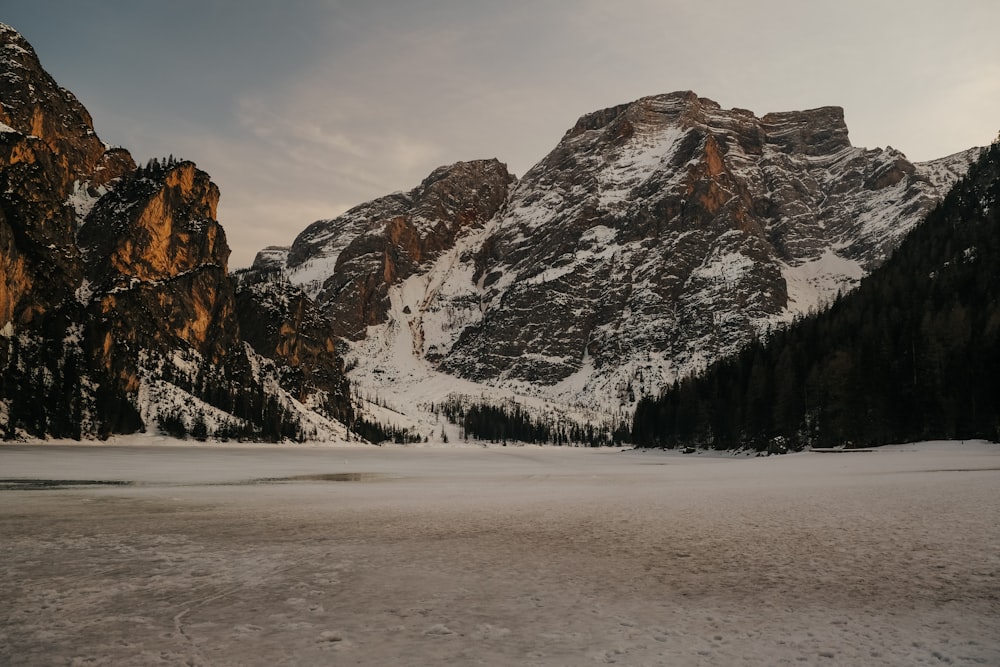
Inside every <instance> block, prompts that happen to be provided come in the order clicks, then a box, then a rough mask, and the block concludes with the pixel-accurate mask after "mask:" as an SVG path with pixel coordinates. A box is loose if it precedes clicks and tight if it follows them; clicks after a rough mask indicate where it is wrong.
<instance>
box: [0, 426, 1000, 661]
mask: <svg viewBox="0 0 1000 667" xmlns="http://www.w3.org/2000/svg"><path fill="white" fill-rule="evenodd" d="M0 477H2V478H3V481H0V498H2V502H0V560H2V565H0V575H2V576H0V599H2V600H3V601H4V603H3V605H2V610H0V664H11V665H15V664H16V665H51V664H70V665H76V664H81V665H82V664H87V665H157V664H163V665H313V664H351V665H403V664H407V665H431V664H434V665H442V664H447V665H474V664H483V665H588V664H606V663H618V664H622V665H798V664H808V665H862V664H863V665H920V664H927V665H932V664H933V665H936V664H951V665H997V664H1000V493H998V490H1000V446H998V445H993V444H988V443H983V442H967V443H940V442H936V443H922V444H916V445H898V446H892V447H885V448H882V449H878V450H875V451H872V452H858V453H852V452H838V453H812V452H807V453H801V454H792V455H787V456H781V457H771V458H751V457H733V456H720V455H712V456H710V455H707V454H692V455H682V454H678V453H672V452H659V451H648V452H644V451H626V452H620V451H618V450H584V449H568V448H566V449H563V448H535V447H506V448H503V447H491V448H453V449H427V448H423V449H410V448H404V447H386V448H374V447H371V448H361V447H356V448H341V447H324V446H312V447H292V446H262V445H254V446H227V445H211V444H209V445H201V446H190V445H180V444H179V443H173V442H170V441H166V440H163V439H160V438H153V437H141V438H134V439H130V440H126V441H123V442H119V444H118V445H117V446H115V445H94V444H87V445H64V444H37V445H2V446H0ZM32 480H33V481H32ZM46 480H47V481H46ZM72 480H76V481H77V484H71V483H69V482H70V481H72ZM87 481H89V482H103V484H83V483H82V482H87ZM112 482H119V484H113V483H112ZM120 482H128V484H120Z"/></svg>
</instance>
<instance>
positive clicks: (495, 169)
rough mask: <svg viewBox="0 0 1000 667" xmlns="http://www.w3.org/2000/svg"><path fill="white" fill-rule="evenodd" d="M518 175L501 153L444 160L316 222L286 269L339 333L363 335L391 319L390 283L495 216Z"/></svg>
mask: <svg viewBox="0 0 1000 667" xmlns="http://www.w3.org/2000/svg"><path fill="white" fill-rule="evenodd" d="M513 181H514V178H513V176H511V175H510V174H509V173H508V172H507V168H506V166H505V165H503V164H502V163H501V162H499V161H497V160H479V161H474V162H459V163H457V164H454V165H451V166H448V167H441V168H439V169H437V170H435V171H434V172H433V173H432V174H431V175H430V176H428V177H427V178H426V179H425V180H424V181H423V183H421V184H420V185H419V186H417V187H416V188H414V189H413V190H411V191H410V192H408V193H396V194H393V195H389V196H387V197H383V198H381V199H377V200H375V201H373V202H370V203H368V204H363V205H361V206H358V207H356V208H354V209H352V210H350V211H348V212H347V213H345V214H344V215H342V216H340V217H339V218H335V219H332V220H320V221H318V222H315V223H313V224H312V225H310V226H309V227H307V228H306V229H305V230H304V231H303V232H302V233H301V234H299V236H298V237H297V238H296V239H295V242H294V243H293V244H292V246H291V248H290V249H289V250H288V255H287V265H286V269H287V271H288V273H289V275H290V277H291V280H292V281H293V282H295V283H298V284H301V285H303V287H304V288H305V289H306V290H307V291H308V292H309V293H310V295H312V296H313V297H314V298H315V299H316V301H317V302H318V303H319V304H320V305H321V306H322V307H323V309H324V311H325V312H326V313H327V315H328V316H329V317H330V319H331V321H332V322H333V323H334V330H335V333H337V334H339V335H342V336H346V337H348V338H355V339H356V338H359V337H362V336H364V334H365V328H366V327H368V326H371V325H376V324H380V323H382V322H384V321H385V317H386V312H387V309H388V305H389V303H388V290H389V287H391V286H392V285H395V284H397V283H399V282H400V281H402V280H404V279H405V278H406V277H408V276H410V275H413V274H414V273H415V272H418V271H420V270H425V269H426V267H428V266H429V265H430V263H431V262H433V261H434V260H435V259H436V258H437V257H438V256H440V254H441V252H442V251H443V250H445V249H447V248H450V247H452V246H453V245H454V243H455V239H456V238H457V237H458V236H459V235H460V234H461V233H462V232H463V231H465V230H468V229H470V228H475V227H478V226H482V225H483V223H485V222H486V221H487V220H489V219H490V218H492V217H493V216H494V215H495V214H496V213H497V211H498V210H499V209H500V207H501V206H503V204H504V203H505V201H506V199H507V194H508V190H509V188H510V185H511V184H512V182H513Z"/></svg>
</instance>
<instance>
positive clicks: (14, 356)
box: [0, 25, 350, 439]
mask: <svg viewBox="0 0 1000 667" xmlns="http://www.w3.org/2000/svg"><path fill="white" fill-rule="evenodd" d="M0 192H2V194H0V335H2V337H3V341H5V344H3V341H0V369H2V378H0V413H2V416H3V417H4V422H5V424H6V430H5V434H4V435H5V437H8V438H11V437H18V436H21V435H25V434H27V435H34V436H62V437H66V436H68V437H78V438H79V437H92V436H105V435H108V434H110V433H114V432H128V431H134V430H139V429H149V428H161V429H163V430H166V431H168V432H170V433H171V434H176V435H179V434H182V433H188V432H190V433H194V434H195V435H197V436H199V437H207V436H210V435H217V436H220V437H237V436H239V437H250V438H266V439H278V438H286V437H290V438H307V437H332V436H335V435H336V434H338V433H342V432H343V427H342V426H341V425H339V424H338V423H336V422H335V421H333V420H334V419H336V418H337V417H344V416H345V415H349V414H350V404H349V402H347V403H346V405H344V404H336V402H322V401H321V404H320V405H319V406H318V409H317V411H312V412H311V411H309V410H308V409H306V408H304V407H303V406H302V401H303V400H309V399H310V398H311V397H312V396H313V395H321V396H323V397H324V401H325V397H326V396H327V386H328V385H329V386H334V385H336V386H337V388H338V391H339V392H340V395H341V396H342V397H346V396H347V395H348V392H347V390H346V385H344V380H343V374H342V365H341V362H340V359H339V357H338V356H337V355H336V354H335V351H334V350H333V349H332V345H331V346H329V347H328V348H327V347H324V348H322V349H316V350H314V351H313V357H312V359H311V360H312V362H313V364H314V365H324V364H325V365H326V368H327V370H328V376H327V377H324V378H323V383H324V386H323V387H322V388H320V387H318V386H317V383H315V382H312V381H311V380H310V378H304V379H302V380H301V381H299V382H298V383H297V384H296V385H295V386H294V388H293V389H294V395H293V392H292V391H289V390H288V389H286V388H285V387H284V386H283V383H284V385H289V383H288V381H287V378H288V377H289V376H294V375H295V371H294V369H290V368H289V367H288V366H287V364H294V363H300V362H301V358H302V356H303V355H302V354H299V355H298V356H296V355H294V354H290V355H286V356H287V359H286V360H284V361H285V362H287V363H282V358H281V355H274V356H273V357H272V359H268V358H267V357H262V356H260V355H259V354H258V353H256V352H255V351H254V350H253V349H252V348H250V347H248V346H247V345H246V344H245V341H244V338H243V336H242V334H241V331H240V322H239V317H238V313H237V301H236V294H235V290H234V286H233V283H232V281H231V280H230V277H229V275H228V269H227V261H228V257H229V247H228V245H227V243H226V236H225V233H224V231H223V230H222V227H221V226H220V225H219V223H218V222H217V221H216V219H215V218H216V207H217V205H218V201H219V190H218V188H217V187H216V185H215V184H214V183H212V182H211V180H210V178H209V176H208V175H207V174H206V173H204V172H202V171H200V170H198V169H197V168H196V167H195V165H194V164H193V163H191V162H186V161H174V160H173V159H170V160H166V161H162V162H161V161H159V160H154V161H150V163H149V164H148V165H147V166H145V167H141V168H136V165H135V163H134V162H133V160H132V158H131V156H130V155H129V154H128V152H127V151H125V150H123V149H116V148H109V147H107V146H105V145H104V144H103V143H102V142H101V141H100V140H99V139H98V138H97V136H96V135H95V133H94V130H93V126H92V123H91V119H90V116H89V114H88V113H87V111H86V110H85V109H84V108H83V107H82V106H81V105H80V103H79V102H78V101H77V100H76V98H75V97H73V95H72V94H71V93H69V92H68V91H66V90H65V89H63V88H60V87H58V86H57V85H56V83H55V82H54V81H53V80H52V78H51V77H50V76H49V75H48V74H46V73H45V71H44V70H43V69H42V67H41V65H40V64H39V63H38V59H37V57H36V56H35V54H34V52H33V51H32V49H31V47H30V45H28V44H27V42H26V41H24V39H23V38H22V37H21V36H20V35H18V34H17V33H16V31H14V30H13V29H11V28H9V27H7V26H2V25H0ZM327 350H328V351H327ZM324 351H326V353H327V354H328V355H329V357H330V359H329V360H327V359H323V358H322V356H323V354H324ZM334 376H336V377H334ZM338 381H339V382H340V384H337V382H338ZM324 408H330V409H327V410H325V411H324ZM334 413H336V414H334Z"/></svg>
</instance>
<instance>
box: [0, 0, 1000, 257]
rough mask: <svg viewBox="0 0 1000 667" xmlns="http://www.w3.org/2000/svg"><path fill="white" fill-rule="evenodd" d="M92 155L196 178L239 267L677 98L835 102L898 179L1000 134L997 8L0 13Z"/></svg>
mask: <svg viewBox="0 0 1000 667" xmlns="http://www.w3.org/2000/svg"><path fill="white" fill-rule="evenodd" d="M0 21H3V22H5V23H9V24H10V25H12V26H13V27H15V28H16V29H18V30H19V31H20V32H21V33H22V34H23V35H24V36H25V37H26V38H27V39H28V41H29V42H31V44H32V45H33V46H34V47H35V49H36V51H37V52H38V54H39V58H40V59H41V62H42V65H43V67H45V68H46V69H47V70H48V71H49V73H51V74H52V75H53V76H54V77H55V78H56V80H57V81H58V82H59V83H60V84H61V85H62V86H64V87H66V88H68V89H70V90H71V91H73V92H74V93H75V94H76V95H77V97H79V98H80V100H81V101H82V102H83V104H84V105H85V106H86V107H87V108H88V109H89V110H90V112H91V114H92V115H93V117H94V124H95V126H96V129H97V132H98V134H99V135H100V137H101V138H102V139H103V140H104V141H106V142H108V143H111V144H115V145H122V146H124V147H126V148H128V149H129V150H130V151H131V152H132V154H133V155H134V156H135V158H136V160H137V161H140V162H144V161H145V160H146V159H148V158H150V157H154V156H166V155H168V154H173V155H175V156H178V157H184V158H187V159H190V160H193V161H195V162H196V163H197V164H198V166H199V167H201V168H202V169H205V170H206V171H208V172H209V173H210V174H211V175H212V178H213V180H214V181H215V182H216V183H218V185H219V187H220V189H221V190H222V201H221V202H220V204H219V220H220V221H221V222H222V224H223V225H224V227H225V229H226V232H227V235H228V238H229V244H230V246H231V247H232V248H233V256H232V259H231V266H233V267H239V266H246V265H248V264H249V263H250V262H251V261H252V260H253V257H254V255H255V253H256V251H257V250H259V249H261V248H263V247H264V246H267V245H288V244H289V243H291V241H292V240H293V239H294V238H295V236H296V234H298V232H300V231H301V230H302V229H303V228H305V227H306V225H308V224H309V223H310V222H312V221H313V220H316V219H319V218H328V217H333V216H335V215H337V214H339V213H342V212H343V211H345V210H347V209H348V208H350V207H352V206H354V205H356V204H359V203H362V202H364V201H368V200H370V199H373V198H375V197H378V196H381V195H384V194H388V193H390V192H393V191H396V190H409V189H410V188H412V187H414V186H415V185H417V184H418V183H419V182H420V181H421V180H422V179H423V178H424V177H425V176H427V175H428V174H429V173H430V172H431V171H432V170H433V169H434V168H435V167H437V166H439V165H443V164H450V163H452V162H456V161H458V160H472V159H478V158H488V157H497V158H499V159H500V160H502V161H504V162H506V163H507V165H508V166H509V168H510V169H511V170H512V171H513V172H514V173H516V174H518V175H521V174H523V173H524V172H525V171H527V169H528V168H529V167H531V166H532V165H533V164H534V163H536V162H537V161H539V160H540V159H541V158H542V157H544V155H545V154H546V153H548V152H549V151H550V150H551V149H552V148H553V147H554V146H555V144H556V143H557V142H558V141H559V139H560V137H561V136H562V134H563V133H564V132H565V131H566V130H567V129H568V128H569V127H571V126H572V124H573V123H574V122H575V121H576V119H577V118H578V117H579V116H581V115H583V114H584V113H588V112H590V111H595V110H597V109H601V108H604V107H608V106H612V105H615V104H619V103H622V102H628V101H631V100H634V99H638V98H639V97H643V96H646V95H652V94H657V93H666V92H671V91H675V90H693V91H695V92H696V93H698V94H699V95H701V96H703V97H708V98H711V99H713V100H715V101H717V102H719V103H720V104H721V105H722V106H723V107H725V108H731V107H742V108H746V109H751V110H752V111H754V112H756V113H757V114H758V115H762V114H764V113H767V112H770V111H790V110H798V109H809V108H815V107H819V106H825V105H838V106H842V107H844V109H845V114H846V119H847V124H848V127H849V129H850V136H851V141H852V143H853V144H854V145H855V146H866V147H869V148H874V147H885V146H887V145H891V146H893V147H895V148H897V149H899V150H902V151H903V152H904V153H906V154H907V156H908V157H909V158H910V159H911V160H915V161H921V160H928V159H933V158H936V157H942V156H944V155H948V154H951V153H954V152H957V151H959V150H963V149H966V148H969V147H971V146H976V145H985V144H988V143H989V142H991V141H992V140H993V139H995V138H996V137H997V131H998V130H1000V39H998V38H997V34H996V32H997V30H998V27H1000V2H997V0H952V1H950V2H942V1H941V0H908V1H888V0H830V1H826V0H715V1H714V2H705V1H704V0H617V1H614V2H612V1H610V0H572V1H571V0H527V1H524V0H503V1H492V2H481V1H478V0H326V1H323V0H281V2H278V1H273V2H272V1H270V0H170V1H169V2H155V1H148V2H147V1H144V0H101V1H100V2H81V1H80V0H4V2H3V8H2V9H0Z"/></svg>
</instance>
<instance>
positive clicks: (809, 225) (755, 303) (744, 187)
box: [260, 91, 972, 420]
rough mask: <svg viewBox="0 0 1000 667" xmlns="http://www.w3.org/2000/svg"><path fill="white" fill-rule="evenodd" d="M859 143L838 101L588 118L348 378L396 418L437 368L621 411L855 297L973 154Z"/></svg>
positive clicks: (703, 106) (400, 301)
mask: <svg viewBox="0 0 1000 667" xmlns="http://www.w3.org/2000/svg"><path fill="white" fill-rule="evenodd" d="M848 134H849V133H848V130H847V126H846V124H845V121H844V113H843V110H842V109H841V108H839V107H823V108H820V109H815V110H807V111H803V112H781V113H770V114H766V115H764V116H763V117H757V116H756V115H754V114H753V113H752V112H750V111H747V110H743V109H731V110H725V109H722V108H721V107H720V106H719V105H718V104H717V103H715V102H713V101H711V100H707V99H705V98H700V97H698V96H697V95H696V94H694V93H692V92H690V91H682V92H678V93H669V94H665V95H656V96H650V97H647V98H642V99H640V100H636V101H635V102H631V103H627V104H622V105H617V106H614V107H609V108H607V109H603V110H598V111H595V112H591V113H588V114H584V115H583V116H581V117H580V119H579V120H578V121H577V122H576V123H575V124H574V125H573V126H572V127H571V128H570V129H568V130H567V131H566V133H565V134H564V135H563V138H562V139H561V140H560V142H559V143H558V144H557V146H556V147H555V148H554V149H553V150H552V151H551V152H550V153H549V154H548V155H547V156H546V157H545V158H543V159H542V160H541V161H540V162H539V163H537V164H536V165H535V166H533V167H532V168H531V169H529V170H528V172H526V173H525V174H524V175H523V176H522V177H521V178H520V179H518V180H517V181H516V183H513V182H512V184H511V189H510V194H509V197H508V199H507V201H506V202H505V203H504V204H503V205H502V206H501V207H500V208H498V209H497V212H496V214H495V215H494V217H493V218H491V219H489V220H487V221H485V222H484V223H483V224H482V225H477V226H475V227H473V228H469V229H466V230H465V231H464V232H463V233H462V234H461V235H458V236H456V237H455V244H454V246H452V247H451V248H450V249H447V250H443V251H441V253H440V254H439V255H438V256H437V258H431V260H430V263H425V264H424V265H423V266H422V267H420V268H419V269H418V270H415V271H414V273H412V274H410V275H409V277H407V276H401V277H398V279H397V280H395V281H394V282H390V283H389V290H388V292H387V294H388V301H389V304H390V308H389V309H388V310H387V311H386V317H387V320H386V321H383V322H382V323H381V324H372V325H370V326H369V327H368V329H367V333H366V337H365V338H360V339H356V340H355V342H354V343H352V344H351V345H350V346H349V347H350V349H351V350H352V352H348V353H347V354H348V357H349V358H350V359H354V360H357V362H358V363H357V368H356V369H355V370H354V371H353V372H352V378H354V379H355V381H356V382H357V383H358V384H359V386H362V387H366V388H367V390H368V391H369V392H370V393H374V394H379V395H383V394H384V395H395V396H396V397H397V399H396V400H397V408H399V409H400V410H404V409H403V408H402V407H401V406H403V405H409V406H410V407H409V408H407V409H413V407H414V403H419V401H415V400H414V396H416V395H419V394H421V393H426V392H427V391H429V390H428V389H427V387H428V386H430V385H434V384H437V381H434V380H432V378H433V377H435V374H436V373H442V372H443V373H444V374H445V375H444V377H446V378H456V379H458V378H461V379H463V380H467V381H471V384H469V385H468V386H467V387H466V389H465V391H471V392H473V393H478V392H482V391H486V392H495V393H497V394H498V396H511V395H517V396H520V397H521V398H522V399H524V400H528V399H527V397H533V398H532V399H531V400H534V399H538V400H541V401H542V404H541V405H540V407H539V409H543V410H544V409H548V408H545V407H544V405H546V401H552V402H555V403H557V404H562V405H572V404H575V405H577V406H583V405H586V406H587V408H588V409H594V410H598V411H601V412H603V413H604V414H611V415H615V414H618V415H621V414H622V412H623V411H624V412H627V411H628V409H629V408H630V406H632V405H634V403H635V401H636V400H638V398H639V397H641V396H643V395H654V394H656V393H657V392H658V391H659V390H660V389H661V388H662V387H664V386H666V385H668V384H669V383H670V382H672V381H673V380H674V379H676V378H678V377H681V376H683V375H686V374H689V373H691V372H694V371H696V370H697V369H699V368H701V367H704V366H706V365H708V363H710V362H711V361H713V360H714V359H716V358H719V357H721V356H725V355H727V354H732V353H734V352H735V351H737V350H738V349H740V347H741V346H742V345H744V344H746V343H747V342H749V341H750V340H752V339H753V338H754V337H756V336H762V335H766V334H767V332H768V331H769V330H771V329H773V328H775V327H779V326H783V325H784V324H786V323H788V322H790V321H792V320H793V319H795V318H796V317H799V316H801V315H803V314H805V313H807V312H809V311H811V310H816V309H820V308H822V307H824V306H825V305H826V304H827V303H829V302H830V301H832V300H833V299H834V298H835V297H836V295H837V294H838V293H839V292H843V291H848V290H850V289H851V288H853V287H854V286H855V285H856V284H857V282H858V281H859V280H860V278H861V277H862V276H863V275H865V274H866V273H867V272H869V271H870V270H871V269H872V268H874V267H875V266H878V265H879V264H880V263H881V262H883V261H884V259H885V257H886V256H887V255H888V254H889V253H890V252H891V251H892V248H894V247H895V244H896V243H898V241H899V239H901V238H902V237H903V236H905V234H906V232H907V231H908V230H909V229H910V228H911V227H912V226H913V225H914V224H916V222H917V221H918V220H919V219H920V218H921V217H922V216H923V215H924V214H925V213H926V212H927V211H928V210H929V209H930V208H931V207H932V206H933V205H934V204H935V203H936V202H937V201H938V200H939V199H940V197H941V195H942V194H943V191H945V190H946V189H947V187H948V186H949V185H950V184H951V183H953V182H954V180H955V179H957V177H958V176H960V175H961V173H963V169H964V168H965V167H967V166H968V163H969V161H970V160H971V156H972V152H971V151H966V152H963V153H960V154H956V155H954V156H949V157H946V158H942V159H940V160H936V161H932V162H930V163H922V164H914V163H911V162H909V161H908V160H907V159H906V158H905V155H903V154H902V153H901V152H899V151H897V150H895V149H891V148H888V149H873V150H868V149H864V148H856V147H853V146H852V145H851V144H850V141H849V138H848ZM442 169H446V168H442ZM436 171H438V170H436ZM398 196H400V195H393V196H391V197H398ZM376 201H380V200H376ZM364 206H365V205H362V206H360V207H356V208H355V209H352V214H351V216H355V215H356V214H357V212H359V211H363V210H364ZM345 215H346V214H345ZM352 220H353V222H352V224H355V225H359V224H360V225H361V226H362V227H363V226H364V225H365V224H367V223H366V222H365V220H364V219H361V220H358V219H357V218H356V217H352ZM342 223H343V218H335V219H332V220H329V221H318V222H317V223H314V224H313V225H311V226H310V227H309V228H308V229H311V230H312V231H313V233H319V230H322V229H326V230H327V232H329V233H330V234H333V233H334V231H333V230H334V228H335V227H336V226H337V225H340V224H342ZM373 224H374V223H373ZM375 226H376V227H377V226H378V225H377V224H375ZM373 229H374V228H373ZM370 233H378V232H376V231H371V232H370ZM269 252H271V253H272V256H271V258H270V259H266V258H265V256H261V259H260V261H261V262H264V261H269V262H272V265H274V263H273V262H274V257H275V255H274V253H275V252H277V251H273V250H272V251H269ZM308 261H309V260H308V259H305V260H303V263H307V262H308ZM280 264H281V261H280V259H279V260H278V261H277V265H279V268H281V267H280ZM284 268H285V269H286V270H288V273H289V276H290V279H291V280H292V281H293V282H294V281H296V280H299V281H300V282H303V283H304V281H302V280H301V278H296V277H295V275H294V269H292V268H291V267H289V266H285V267H284ZM337 268H338V267H334V268H333V269H332V273H330V274H325V276H324V277H323V279H324V280H326V279H329V277H330V275H332V274H334V273H336V271H337ZM340 268H343V267H340ZM328 270H329V267H328ZM312 279H315V276H313V277H312ZM344 279H345V276H341V278H340V280H342V281H343V280H344ZM352 279H354V280H356V279H357V277H354V278H352ZM343 284H346V283H343ZM316 296H317V298H318V300H319V301H320V302H322V301H323V297H322V295H321V294H320V293H319V292H316ZM351 365H354V364H353V362H352V364H351ZM399 368H404V369H406V370H405V371H399ZM411 376H412V377H413V378H415V379H413V380H412V382H413V383H414V386H415V387H423V389H420V390H417V389H414V390H413V391H412V392H410V393H407V392H406V391H403V390H401V389H400V383H404V384H405V382H406V378H408V377H411ZM421 377H425V380H426V382H425V381H424V380H420V379H419V378H421ZM442 382H443V380H442ZM427 383H429V384H427ZM477 386H479V387H482V389H480V390H478V391H477V390H476V389H475V387H477ZM432 394H433V392H432ZM435 395H436V394H435ZM439 398H440V396H439ZM404 411H405V410H404ZM416 413H418V414H419V413H420V410H419V408H418V409H416ZM419 419H426V418H425V417H420V418H418V420H419Z"/></svg>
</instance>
